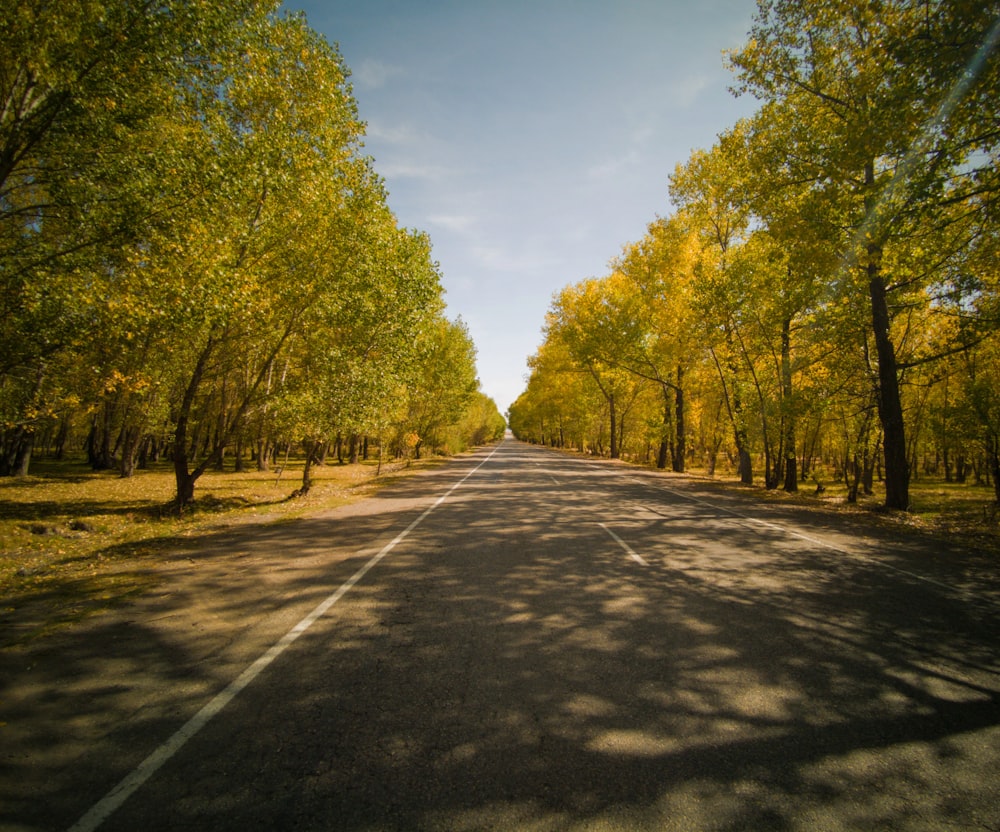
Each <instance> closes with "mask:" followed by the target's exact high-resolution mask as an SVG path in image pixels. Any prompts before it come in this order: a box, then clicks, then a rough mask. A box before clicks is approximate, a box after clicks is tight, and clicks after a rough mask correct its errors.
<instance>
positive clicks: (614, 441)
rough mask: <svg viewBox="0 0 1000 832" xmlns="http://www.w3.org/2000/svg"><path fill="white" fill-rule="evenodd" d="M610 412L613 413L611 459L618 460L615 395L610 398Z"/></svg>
mask: <svg viewBox="0 0 1000 832" xmlns="http://www.w3.org/2000/svg"><path fill="white" fill-rule="evenodd" d="M608 410H609V411H610V413H611V458H612V459H618V419H617V414H616V413H615V396H614V393H612V394H611V395H609V396H608Z"/></svg>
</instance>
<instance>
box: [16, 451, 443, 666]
mask: <svg viewBox="0 0 1000 832" xmlns="http://www.w3.org/2000/svg"><path fill="white" fill-rule="evenodd" d="M432 464H434V461H433V460H431V461H426V462H419V463H413V464H412V465H407V464H406V463H397V464H393V465H383V466H382V472H381V474H380V475H379V476H376V471H377V464H376V463H375V462H374V461H373V462H364V463H359V464H356V465H338V464H334V465H325V466H319V467H314V468H313V487H312V489H311V490H310V492H309V494H308V495H306V496H305V497H297V498H295V499H290V498H289V495H290V494H291V493H292V491H294V490H295V489H296V488H297V487H298V486H299V485H300V482H301V462H298V463H296V462H294V461H289V463H288V465H287V466H286V467H285V469H284V470H283V471H282V472H281V473H280V474H278V473H276V472H273V471H272V472H259V471H251V472H246V473H239V474H237V473H233V472H208V473H206V474H205V475H204V476H203V477H202V478H201V479H200V480H199V481H198V484H197V488H196V492H195V496H196V500H195V503H194V505H193V506H192V507H191V509H189V510H188V511H186V512H185V514H184V515H183V516H182V517H178V516H177V515H176V513H175V512H173V511H172V510H171V509H170V507H169V503H170V501H171V499H172V497H173V493H174V491H173V488H174V481H173V474H172V472H171V471H170V469H169V468H167V467H166V466H162V467H157V468H154V469H151V470H147V471H141V472H139V473H137V474H136V476H134V477H132V478H129V479H121V478H120V477H118V476H117V475H116V474H114V473H111V472H101V473H95V472H93V471H91V470H90V469H89V468H88V467H87V466H86V465H85V464H83V463H53V462H49V461H46V460H42V461H40V462H39V463H38V464H37V465H34V466H33V472H32V475H31V476H29V477H25V478H22V479H3V480H0V648H2V647H6V646H10V645H14V644H21V643H26V642H29V641H32V640H34V639H36V638H39V637H41V636H44V635H46V634H48V633H51V632H53V631H55V630H58V629H60V628H62V627H65V626H68V625H71V624H73V623H75V622H77V621H80V620H82V619H84V618H86V617H89V616H92V615H96V614H100V613H101V612H104V611H105V610H108V609H112V608H115V607H118V606H121V605H123V604H126V603H128V601H129V600H130V599H131V598H133V597H135V596H137V595H140V594H142V593H144V592H147V591H149V590H150V589H151V588H153V587H154V586H155V585H156V583H157V573H156V571H155V569H153V567H154V566H155V564H156V558H157V556H158V555H160V554H162V553H164V552H166V551H168V550H175V549H177V548H183V547H185V546H187V545H191V544H192V543H193V542H194V541H195V540H197V538H198V536H199V535H202V534H205V533H207V532H208V531H212V530H218V529H220V528H225V527H226V526H232V525H236V524H241V523H248V522H260V521H274V520H280V519H285V518H292V517H295V516H299V515H302V514H307V513H311V512H315V511H321V510H324V509H329V508H335V507H337V506H340V505H344V504H347V503H350V502H354V501H356V500H359V499H362V498H363V497H366V496H369V495H370V494H372V493H373V492H374V491H375V490H376V489H378V488H380V487H382V486H383V485H385V484H386V483H388V482H390V481H392V480H393V479H395V478H397V477H398V476H400V475H404V474H406V473H409V472H411V471H415V470H418V469H419V468H422V467H427V466H428V465H432Z"/></svg>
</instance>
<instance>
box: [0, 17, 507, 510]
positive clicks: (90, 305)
mask: <svg viewBox="0 0 1000 832" xmlns="http://www.w3.org/2000/svg"><path fill="white" fill-rule="evenodd" d="M0 5H2V14H0V44H2V45H3V50H2V51H0V100H2V103H3V108H2V112H0V288H2V300H0V473H2V474H17V473H21V474H23V473H25V472H27V470H28V466H29V464H30V459H31V454H32V452H33V451H36V450H37V449H38V447H39V446H43V447H45V448H51V449H53V450H54V452H55V453H57V454H60V453H63V452H64V451H65V449H66V448H67V447H68V446H70V445H71V444H72V443H74V442H76V443H79V444H80V445H81V446H82V447H84V448H85V449H86V452H87V456H88V458H89V461H90V463H91V464H92V465H93V466H94V467H95V468H117V469H118V470H120V472H121V474H122V475H123V476H129V475H131V474H132V473H133V471H134V469H135V468H136V466H137V465H138V466H141V465H143V464H147V463H148V462H149V461H151V460H155V459H169V460H170V462H171V463H172V465H173V468H174V471H175V476H176V482H177V501H178V503H179V504H180V505H181V506H183V505H185V504H186V503H188V502H190V501H191V500H192V499H193V497H194V488H195V482H196V481H197V480H198V478H199V477H200V476H201V475H202V474H203V473H204V472H205V471H206V470H208V469H209V468H210V467H215V466H221V465H223V464H225V462H226V460H227V458H231V459H233V460H234V464H236V465H237V466H240V465H242V464H243V463H244V457H245V456H246V455H247V454H249V456H250V458H251V459H252V460H253V461H254V462H255V463H256V464H257V465H258V466H261V467H266V466H267V465H268V462H269V459H270V458H271V457H272V456H273V454H274V453H275V452H276V449H277V448H278V447H281V446H283V447H288V446H290V445H293V446H295V447H296V448H302V449H304V452H305V453H306V455H307V458H308V459H310V460H311V459H312V458H313V455H314V453H316V452H317V449H318V448H320V447H325V446H327V445H330V444H332V443H333V442H335V441H336V439H337V437H344V436H346V437H349V438H350V441H357V440H356V438H357V437H368V436H370V437H375V438H376V439H377V441H384V442H386V443H387V444H388V443H392V442H395V443H396V445H397V446H399V447H402V446H403V444H404V443H403V440H402V439H401V438H400V437H402V436H405V435H409V434H412V433H420V432H421V431H422V432H423V434H422V435H421V441H422V442H423V443H426V446H427V447H432V448H444V447H445V445H446V444H448V443H446V441H445V438H444V436H445V433H446V432H447V429H448V428H449V427H452V426H458V425H465V428H466V429H467V431H466V432H467V434H468V437H469V441H471V437H472V436H473V435H474V436H475V437H476V438H477V440H480V441H482V440H484V439H494V438H496V436H497V429H496V423H495V422H496V420H495V417H496V416H498V414H496V413H495V410H496V408H495V405H494V406H493V413H490V412H487V411H488V408H487V409H486V410H483V409H482V408H480V410H479V411H476V412H480V413H481V415H482V418H483V420H484V421H485V422H488V423H490V424H491V425H492V427H491V429H490V430H488V431H485V433H484V431H483V429H482V426H481V425H478V424H476V425H472V424H470V423H469V421H468V420H469V418H470V416H469V413H468V412H467V410H466V409H470V410H471V409H474V407H479V406H480V403H478V402H474V397H473V396H472V394H473V393H475V392H476V391H477V390H478V381H477V379H476V371H475V350H474V348H473V347H472V345H471V340H470V339H469V337H468V333H467V331H466V330H465V329H464V327H463V326H461V325H460V324H454V323H452V322H450V321H448V319H447V318H446V317H445V306H444V302H443V297H442V289H441V285H440V275H439V272H438V267H437V264H436V263H435V262H434V261H433V259H432V254H431V243H430V240H429V239H428V238H427V237H426V235H424V234H422V233H420V232H417V231H414V230H410V229H405V228H401V227H400V226H399V225H398V223H397V221H396V218H395V217H394V216H393V214H392V212H391V211H390V209H389V208H388V204H387V195H386V192H385V188H384V185H383V183H382V181H381V179H380V177H379V176H378V174H377V172H376V170H375V168H374V163H373V160H372V159H370V158H369V157H367V156H365V155H364V153H363V137H364V124H363V122H362V121H361V120H360V118H359V115H358V111H357V105H356V102H355V100H354V98H353V94H352V90H351V87H350V83H349V75H350V72H349V70H348V68H347V67H346V65H345V64H344V62H343V59H342V57H341V55H340V54H339V52H338V51H337V49H336V48H334V47H333V46H331V45H330V44H329V43H327V42H326V41H325V39H324V38H322V37H321V36H320V35H318V34H317V33H316V32H315V31H313V30H312V29H311V28H310V27H309V26H308V25H307V23H306V21H305V18H304V17H303V16H301V15H289V14H282V13H280V12H279V9H278V4H277V2H272V1H271V0H239V1H238V2H230V0H226V2H222V0H209V1H208V2H205V0H155V2H154V1H153V0H86V2H85V0H67V2H64V3H44V4H25V3H19V2H15V0H0ZM452 330H453V331H454V333H453V338H452V341H453V342H454V343H453V346H452V347H451V348H450V351H449V354H448V359H447V362H445V363H444V364H442V363H441V359H440V358H439V357H438V356H436V355H435V353H434V350H433V349H432V348H431V347H430V346H429V345H431V344H433V343H435V339H436V338H438V337H439V334H440V333H441V332H444V331H452ZM432 367H433V369H432ZM428 385H431V386H432V388H431V387H429V386H428ZM428 397H431V398H434V399H435V400H436V401H437V402H439V403H444V402H448V403H449V404H448V406H447V408H446V409H445V410H444V411H442V412H441V413H439V414H438V415H437V417H436V419H435V420H434V421H433V424H430V423H427V424H424V423H421V422H420V418H418V417H417V416H415V415H414V414H415V413H417V412H418V411H421V412H422V408H423V406H422V404H421V403H422V402H424V401H425V400H427V399H428ZM423 410H426V408H423ZM501 421H502V420H501ZM500 433H501V434H502V428H500ZM450 439H451V442H450V444H451V445H452V446H459V447H460V446H462V445H463V441H464V440H463V439H458V438H456V437H451V438H450ZM307 469H308V465H307Z"/></svg>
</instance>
